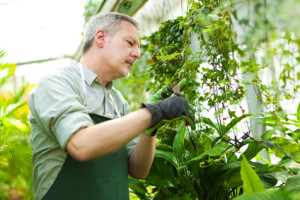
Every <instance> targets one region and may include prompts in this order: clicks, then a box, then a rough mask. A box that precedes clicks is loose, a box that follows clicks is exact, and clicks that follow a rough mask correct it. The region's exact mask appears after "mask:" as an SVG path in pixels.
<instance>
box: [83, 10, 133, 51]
mask: <svg viewBox="0 0 300 200" xmlns="http://www.w3.org/2000/svg"><path fill="white" fill-rule="evenodd" d="M121 21H127V22H129V23H131V24H132V25H134V26H135V27H136V28H138V24H137V22H136V21H135V20H134V19H133V18H132V17H130V16H128V15H124V14H121V13H117V12H109V13H105V14H97V15H94V16H93V17H91V19H90V20H89V22H88V23H87V24H86V27H85V31H84V43H83V48H82V54H84V53H85V52H87V51H88V50H89V49H90V47H91V46H92V43H93V41H94V36H95V34H96V32H97V31H98V30H100V29H103V30H104V31H106V32H107V33H108V34H109V35H114V34H115V33H116V32H117V30H118V29H119V25H120V22H121Z"/></svg>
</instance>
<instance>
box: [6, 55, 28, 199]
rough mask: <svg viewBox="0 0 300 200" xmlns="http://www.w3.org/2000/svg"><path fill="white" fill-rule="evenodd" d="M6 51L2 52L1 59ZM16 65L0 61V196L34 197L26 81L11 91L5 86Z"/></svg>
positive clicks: (7, 85) (10, 78) (10, 79)
mask: <svg viewBox="0 0 300 200" xmlns="http://www.w3.org/2000/svg"><path fill="white" fill-rule="evenodd" d="M3 56H4V51H1V52H0V59H1V58H2V57H3ZM15 68H16V66H15V65H14V64H10V63H0V74H1V83H0V88H1V92H0V182H1V185H0V199H7V198H9V197H10V198H13V196H16V195H17V196H19V197H20V196H21V197H24V198H26V199H33V194H32V165H31V149H30V145H29V133H30V127H29V124H28V114H29V109H28V107H27V102H26V101H24V100H22V99H23V96H24V93H25V91H26V88H27V85H24V86H22V87H20V88H18V89H16V90H14V91H12V92H10V91H9V92H8V91H7V89H6V90H5V88H7V87H9V84H7V83H11V84H12V76H13V75H14V72H15Z"/></svg>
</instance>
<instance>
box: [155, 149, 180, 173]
mask: <svg viewBox="0 0 300 200" xmlns="http://www.w3.org/2000/svg"><path fill="white" fill-rule="evenodd" d="M155 157H157V158H162V159H164V160H166V161H167V162H169V163H170V164H171V165H173V166H174V167H175V168H176V169H177V168H178V167H179V164H178V161H177V159H176V157H175V155H174V154H173V153H171V152H168V151H163V150H156V151H155Z"/></svg>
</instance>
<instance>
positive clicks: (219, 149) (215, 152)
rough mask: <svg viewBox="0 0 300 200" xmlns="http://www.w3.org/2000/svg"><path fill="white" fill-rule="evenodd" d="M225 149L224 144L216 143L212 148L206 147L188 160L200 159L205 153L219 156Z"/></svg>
mask: <svg viewBox="0 0 300 200" xmlns="http://www.w3.org/2000/svg"><path fill="white" fill-rule="evenodd" d="M226 149H227V147H226V146H224V144H218V145H216V146H214V147H213V148H211V149H208V150H207V151H205V152H203V153H201V154H200V155H198V156H196V157H194V158H192V159H191V160H190V162H192V161H197V160H200V159H201V158H203V157H204V156H206V155H208V156H220V155H222V154H223V152H224V151H225V150H226Z"/></svg>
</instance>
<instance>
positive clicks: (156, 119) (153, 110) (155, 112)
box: [142, 103, 163, 128]
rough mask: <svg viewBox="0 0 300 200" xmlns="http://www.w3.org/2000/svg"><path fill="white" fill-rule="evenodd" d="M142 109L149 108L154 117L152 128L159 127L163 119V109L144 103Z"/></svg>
mask: <svg viewBox="0 0 300 200" xmlns="http://www.w3.org/2000/svg"><path fill="white" fill-rule="evenodd" d="M142 107H143V108H147V109H148V110H149V112H150V113H151V115H152V119H151V127H150V128H153V127H155V125H157V124H158V123H159V122H160V121H161V120H162V118H163V115H162V112H161V109H160V108H159V107H158V106H157V105H155V104H154V105H153V104H145V103H142Z"/></svg>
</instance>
